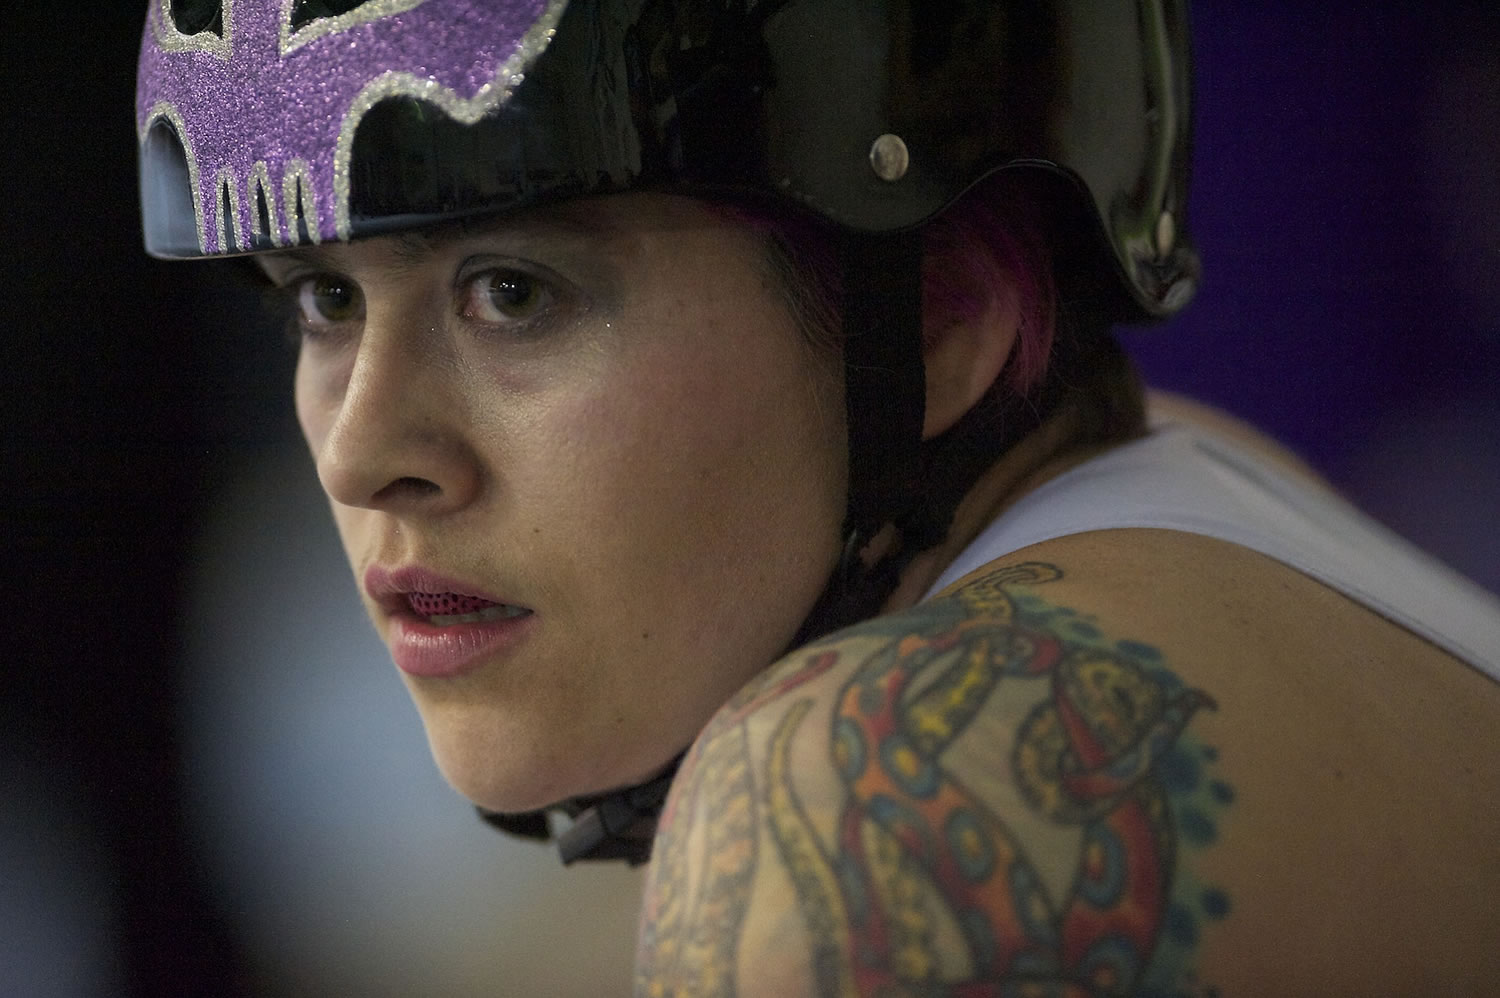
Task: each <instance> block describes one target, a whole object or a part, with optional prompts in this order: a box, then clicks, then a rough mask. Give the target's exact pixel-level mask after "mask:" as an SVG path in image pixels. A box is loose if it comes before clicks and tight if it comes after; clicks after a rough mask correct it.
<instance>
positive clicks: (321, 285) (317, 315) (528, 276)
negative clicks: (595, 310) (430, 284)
mask: <svg viewBox="0 0 1500 998" xmlns="http://www.w3.org/2000/svg"><path fill="white" fill-rule="evenodd" d="M276 297H277V298H278V299H279V300H280V302H281V303H282V305H283V307H289V310H290V312H291V318H290V322H289V324H288V334H289V336H290V337H291V338H293V339H294V340H299V341H301V342H303V343H308V342H318V343H327V342H333V341H336V340H339V339H342V338H344V337H346V336H348V335H351V334H354V333H357V331H358V330H359V329H360V328H361V326H362V324H363V322H364V320H365V317H366V297H365V292H364V289H363V288H362V287H361V286H360V284H359V282H357V281H355V280H354V279H352V278H350V277H347V276H344V275H342V274H337V273H332V272H318V273H313V274H302V275H295V276H291V277H288V278H286V279H285V281H284V283H282V284H281V286H280V288H279V289H278V290H277V294H276ZM574 298H576V295H570V294H568V293H567V292H565V291H564V290H562V289H561V282H560V281H558V280H556V279H553V278H549V277H544V276H542V275H540V274H537V273H535V272H533V271H532V270H529V269H523V268H521V267H516V266H481V267H475V268H470V270H469V272H468V273H467V274H463V273H461V274H460V277H459V278H458V280H456V281H455V283H454V287H453V292H452V302H451V306H450V307H451V314H453V315H454V316H456V317H458V318H459V319H462V320H464V321H466V322H468V323H470V324H472V325H474V326H476V327H478V328H479V329H481V330H484V331H486V332H494V331H500V332H502V333H504V334H505V335H510V336H514V337H517V338H523V339H524V338H533V337H535V336H537V335H540V334H541V333H543V332H545V330H546V329H547V328H550V326H551V325H553V324H555V323H556V322H559V321H561V320H562V319H563V318H564V317H565V316H566V315H568V314H569V313H571V312H572V311H573V310H574V309H573V308H572V307H571V303H572V302H573V299H574Z"/></svg>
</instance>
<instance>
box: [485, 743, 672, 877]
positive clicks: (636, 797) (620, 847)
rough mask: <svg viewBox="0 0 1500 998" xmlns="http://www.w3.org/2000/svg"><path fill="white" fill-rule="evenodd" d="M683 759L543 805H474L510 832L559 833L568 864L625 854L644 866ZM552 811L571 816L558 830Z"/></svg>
mask: <svg viewBox="0 0 1500 998" xmlns="http://www.w3.org/2000/svg"><path fill="white" fill-rule="evenodd" d="M683 754H684V755H685V754H686V753H683ZM681 763H682V756H681V755H679V756H678V757H677V758H675V759H673V760H672V762H671V763H670V764H669V765H668V766H667V768H666V769H664V770H662V771H661V772H660V773H659V774H657V775H656V776H655V777H653V778H652V779H650V780H648V781H646V782H645V783H642V784H639V785H637V786H633V787H626V788H625V789H622V790H614V791H611V792H610V793H606V794H599V795H598V796H594V797H578V798H575V799H573V800H568V801H563V802H562V803H561V804H556V805H553V806H552V807H549V808H544V809H543V810H540V811H528V812H525V813H523V814H503V813H501V812H498V811H487V810H485V809H484V808H482V807H481V808H476V809H475V810H477V811H478V812H479V817H480V818H482V819H484V821H485V822H486V823H487V824H489V825H491V826H493V827H495V828H498V829H500V831H502V832H506V833H508V834H510V835H517V836H520V837H522V838H528V839H536V840H538V841H542V842H545V841H547V840H548V839H552V838H555V839H556V840H557V851H558V853H559V854H561V856H562V861H563V864H564V865H565V866H566V865H568V864H571V863H575V862H577V861H578V860H583V859H588V860H594V859H622V860H624V861H625V862H627V863H629V864H630V865H631V866H640V865H641V864H642V863H644V862H646V861H647V860H649V859H650V858H651V844H652V843H653V842H654V841H655V840H656V819H657V817H658V816H659V815H660V814H661V809H662V806H663V805H664V804H665V803H666V802H667V791H669V790H670V789H671V788H672V780H673V778H674V777H675V776H676V775H677V767H678V766H679V765H680V764H681ZM551 811H558V812H561V813H562V814H564V815H566V816H567V817H568V818H569V819H571V821H572V824H571V825H569V826H568V827H567V828H565V829H563V830H562V831H561V832H559V833H557V834H556V835H555V836H554V835H553V833H552V830H551V827H550V822H549V821H548V819H547V815H548V812H551Z"/></svg>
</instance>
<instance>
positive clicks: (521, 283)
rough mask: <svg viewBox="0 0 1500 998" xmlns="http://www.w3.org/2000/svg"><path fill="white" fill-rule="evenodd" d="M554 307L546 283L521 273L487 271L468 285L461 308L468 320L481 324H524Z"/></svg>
mask: <svg viewBox="0 0 1500 998" xmlns="http://www.w3.org/2000/svg"><path fill="white" fill-rule="evenodd" d="M551 304H552V293H551V291H550V289H549V288H548V287H547V285H546V284H545V283H543V282H542V281H540V280H538V279H537V278H535V277H532V276H531V275H530V274H527V273H524V272H522V271H519V270H487V271H485V272H484V273H482V274H475V275H474V276H473V277H471V278H469V280H468V281H467V282H466V283H465V286H464V301H463V305H462V307H461V309H460V311H461V312H462V314H463V316H464V317H465V318H467V319H475V320H478V321H479V322H493V323H502V322H523V321H525V320H527V319H533V318H535V317H536V316H537V315H538V314H540V313H541V312H543V311H545V310H546V308H547V307H548V306H549V305H551Z"/></svg>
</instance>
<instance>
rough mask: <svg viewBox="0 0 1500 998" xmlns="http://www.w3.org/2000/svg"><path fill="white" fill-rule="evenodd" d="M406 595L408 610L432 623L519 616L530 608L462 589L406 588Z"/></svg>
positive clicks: (442, 624) (452, 624) (446, 624)
mask: <svg viewBox="0 0 1500 998" xmlns="http://www.w3.org/2000/svg"><path fill="white" fill-rule="evenodd" d="M405 596H406V604H407V607H408V608H409V609H410V611H411V612H412V613H413V614H415V615H416V616H418V617H421V618H422V619H424V620H426V621H427V622H428V623H429V624H431V625H432V626H433V627H455V626H457V625H459V624H485V623H489V622H490V621H494V620H510V619H512V618H515V617H522V616H525V615H526V614H529V613H530V612H531V611H530V610H528V609H526V608H525V607H524V606H513V605H511V604H508V603H496V602H494V601H493V600H489V599H485V598H484V597H482V596H470V595H467V594H465V593H454V592H441V593H428V592H409V593H406V594H405Z"/></svg>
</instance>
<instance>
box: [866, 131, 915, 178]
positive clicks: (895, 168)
mask: <svg viewBox="0 0 1500 998" xmlns="http://www.w3.org/2000/svg"><path fill="white" fill-rule="evenodd" d="M870 166H871V168H873V169H874V170H875V176H877V177H879V178H880V179H881V180H890V181H896V180H900V179H901V178H902V177H904V176H906V171H907V169H908V168H910V166H911V154H910V153H908V152H907V151H906V143H905V142H903V141H901V136H899V135H892V134H890V133H889V132H887V133H886V134H885V135H882V136H881V137H880V138H878V139H876V140H875V144H874V145H872V146H870Z"/></svg>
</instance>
